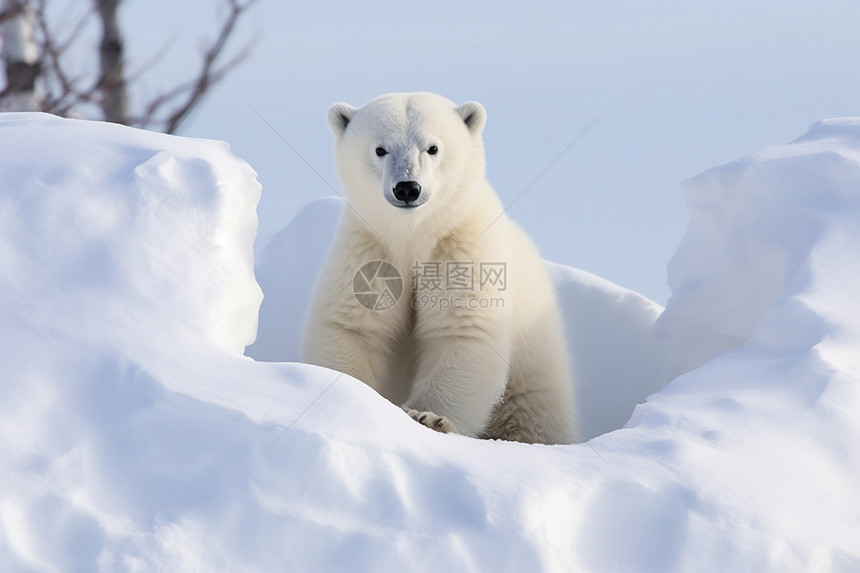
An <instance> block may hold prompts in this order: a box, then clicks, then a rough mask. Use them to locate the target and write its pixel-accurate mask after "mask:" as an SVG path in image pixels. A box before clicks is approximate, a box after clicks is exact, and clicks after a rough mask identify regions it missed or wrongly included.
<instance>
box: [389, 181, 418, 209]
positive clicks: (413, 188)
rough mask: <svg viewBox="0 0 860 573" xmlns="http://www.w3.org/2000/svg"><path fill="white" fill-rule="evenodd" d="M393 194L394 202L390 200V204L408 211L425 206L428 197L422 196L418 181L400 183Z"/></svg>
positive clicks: (393, 190)
mask: <svg viewBox="0 0 860 573" xmlns="http://www.w3.org/2000/svg"><path fill="white" fill-rule="evenodd" d="M391 192H392V194H393V195H394V197H393V199H394V200H393V201H392V200H389V203H391V204H392V205H394V206H395V207H400V208H404V209H408V208H411V207H418V206H419V205H423V204H424V203H425V202H426V201H427V195H426V194H423V195H422V194H421V184H420V183H418V182H417V181H399V182H398V183H397V185H395V186H394V188H393V189H392V190H391Z"/></svg>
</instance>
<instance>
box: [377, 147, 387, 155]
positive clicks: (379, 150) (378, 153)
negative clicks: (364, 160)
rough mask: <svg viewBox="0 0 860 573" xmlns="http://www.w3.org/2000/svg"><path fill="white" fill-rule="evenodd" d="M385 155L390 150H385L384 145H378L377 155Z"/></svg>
mask: <svg viewBox="0 0 860 573" xmlns="http://www.w3.org/2000/svg"><path fill="white" fill-rule="evenodd" d="M383 155H388V152H387V151H385V148H384V147H377V148H376V156H377V157H382V156H383Z"/></svg>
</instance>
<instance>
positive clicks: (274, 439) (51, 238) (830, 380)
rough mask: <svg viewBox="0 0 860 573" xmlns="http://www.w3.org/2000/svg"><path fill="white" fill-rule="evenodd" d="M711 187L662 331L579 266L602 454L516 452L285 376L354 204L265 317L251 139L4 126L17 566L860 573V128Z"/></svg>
mask: <svg viewBox="0 0 860 573" xmlns="http://www.w3.org/2000/svg"><path fill="white" fill-rule="evenodd" d="M685 189H686V194H687V198H688V205H689V210H690V221H689V225H688V229H687V233H686V235H685V237H684V239H683V241H682V242H681V245H680V246H679V248H678V250H677V252H676V255H675V256H674V258H673V260H672V262H671V264H670V273H669V280H670V285H671V287H672V291H673V294H672V297H671V299H670V300H669V303H668V305H667V308H666V311H665V312H664V313H663V314H662V316H660V318H659V320H658V319H657V316H658V314H659V313H660V311H661V309H660V307H659V306H658V305H656V304H654V303H652V302H650V301H648V300H647V299H645V298H644V297H641V296H640V295H637V294H636V293H633V292H630V291H628V290H626V289H623V288H622V287H619V286H617V285H613V284H611V283H609V282H607V281H605V280H603V279H601V278H599V277H595V276H593V275H590V274H588V273H586V272H584V271H580V270H576V269H570V268H567V267H562V266H559V265H552V264H550V270H551V273H552V275H553V277H554V279H555V281H556V285H557V289H558V292H559V297H560V301H561V305H562V309H563V313H564V319H565V326H566V328H567V333H568V337H569V338H570V340H569V344H570V346H571V349H572V354H573V358H574V361H575V363H576V371H577V373H578V377H579V388H578V392H579V399H580V402H581V404H582V405H583V406H584V407H583V408H582V409H583V411H584V428H585V430H584V434H586V436H585V437H588V438H591V439H589V441H588V442H586V443H582V444H575V445H570V446H551V447H548V446H531V445H524V444H515V443H503V442H488V441H480V440H473V439H469V438H465V437H462V436H456V435H442V434H437V433H434V432H432V431H430V430H427V429H426V428H423V427H421V426H420V425H418V424H415V423H414V422H413V421H412V420H410V419H409V418H408V417H407V416H406V415H405V414H403V412H402V411H401V410H400V409H399V408H398V407H397V406H395V405H393V404H390V403H388V402H386V401H385V400H384V399H382V398H381V397H379V396H377V395H376V394H375V393H374V392H373V391H372V390H370V389H369V388H367V387H366V386H365V385H363V384H362V383H360V382H358V381H356V380H353V379H351V378H349V377H347V376H345V375H339V374H338V373H335V372H332V371H329V370H326V369H322V368H317V367H312V366H309V365H303V364H298V363H294V362H285V361H284V360H296V359H297V358H298V340H299V338H298V337H299V335H300V322H301V317H302V316H303V312H304V309H305V308H306V301H307V298H308V297H309V296H310V294H311V292H312V288H313V287H312V285H313V281H314V278H315V276H316V274H317V273H318V270H319V266H320V263H321V260H322V258H323V257H324V255H325V252H326V250H327V249H328V246H329V244H330V240H331V235H332V233H333V229H334V227H335V225H336V221H337V218H338V216H339V213H340V210H341V208H342V206H341V203H340V201H339V199H324V200H322V201H318V202H315V203H312V204H310V205H308V206H307V207H306V208H305V209H304V210H303V211H302V212H301V213H299V215H298V216H297V217H296V219H295V220H294V221H293V223H292V224H291V225H290V226H289V227H287V228H286V229H285V230H284V231H283V232H282V233H280V234H279V235H278V236H276V237H275V238H274V239H273V240H272V242H271V243H270V245H269V247H268V248H267V249H266V250H265V251H264V253H263V255H262V257H261V260H260V261H259V263H258V265H257V268H256V272H257V278H258V280H259V283H260V286H261V287H262V291H263V292H265V299H263V300H262V306H261V288H260V286H258V285H257V282H256V281H255V277H254V267H253V265H254V261H253V251H252V244H253V240H254V234H255V227H256V214H255V207H256V204H257V201H258V199H259V197H260V193H261V189H260V186H259V184H258V183H257V181H256V178H255V174H254V172H253V170H252V169H251V168H250V167H249V166H248V165H247V164H246V163H244V162H243V161H241V160H240V159H238V158H236V157H235V156H234V155H233V154H231V153H230V151H229V149H228V148H227V146H226V145H224V144H222V143H217V142H211V141H204V140H195V139H188V138H178V137H171V136H165V135H159V134H152V133H147V132H142V131H137V130H132V129H129V128H125V127H121V126H114V125H109V124H102V123H95V122H80V121H73V120H61V119H56V118H52V117H48V116H44V115H40V114H7V115H2V116H0V364H2V369H1V370H0V452H2V455H0V465H2V467H0V563H2V564H3V569H4V570H8V571H89V570H102V571H151V570H182V571H193V570H201V571H261V570H298V571H309V570H313V571H329V570H331V571H336V570H350V571H425V570H437V569H443V570H445V569H449V570H457V571H488V570H493V571H524V570H544V571H575V570H583V571H611V570H618V571H672V570H679V571H815V570H817V571H845V572H848V571H856V570H858V569H860V549H858V548H860V543H858V539H860V499H858V492H857V487H856V484H857V482H858V478H860V453H858V448H857V443H858V440H860V421H858V416H857V415H856V412H857V411H858V407H860V387H858V378H860V359H858V357H857V356H858V355H857V352H856V348H857V346H858V337H860V312H858V310H860V309H858V303H857V299H856V292H857V291H858V286H860V281H858V277H860V271H858V268H860V265H858V257H860V195H858V189H860V120H857V119H841V120H829V121H825V122H821V123H819V124H817V125H816V126H814V127H813V128H812V130H811V131H810V132H809V133H808V134H807V135H805V136H804V137H802V138H800V139H798V140H797V141H795V142H792V143H790V144H785V145H779V146H775V147H772V148H768V149H765V150H763V151H761V152H758V153H756V154H754V155H752V156H750V157H747V158H744V159H741V160H739V161H736V162H733V163H730V164H728V165H724V166H721V167H718V168H716V169H713V170H710V171H708V172H706V173H704V174H703V175H701V176H699V177H697V178H695V179H693V180H692V181H690V182H688V183H687V184H686V187H685ZM258 308H259V309H260V315H259V332H258V333H257V330H258V328H257V327H258ZM655 321H656V326H655V327H654V332H655V334H656V335H657V336H656V338H655V337H654V336H651V334H650V331H651V328H652V326H654V324H655ZM255 333H257V341H256V342H255V343H254V344H253V345H251V346H250V347H249V348H248V351H247V352H248V354H249V355H250V356H254V357H256V358H257V359H258V360H256V361H255V360H252V359H251V358H250V357H248V356H244V355H243V354H242V353H243V350H244V348H245V346H246V345H249V344H251V342H252V341H253V340H254V336H255ZM279 340H281V344H280V345H279ZM262 360H267V361H268V362H264V361H262ZM667 370H668V371H669V372H671V376H672V377H674V379H673V380H672V381H671V382H669V383H668V384H666V385H665V386H664V383H665V382H666V380H668V378H666V379H664V376H665V373H666V372H667ZM648 394H651V395H650V396H647V395H648ZM646 396H647V399H646ZM634 404H638V405H636V406H635V410H634ZM631 410H632V416H631ZM622 426H623V428H622Z"/></svg>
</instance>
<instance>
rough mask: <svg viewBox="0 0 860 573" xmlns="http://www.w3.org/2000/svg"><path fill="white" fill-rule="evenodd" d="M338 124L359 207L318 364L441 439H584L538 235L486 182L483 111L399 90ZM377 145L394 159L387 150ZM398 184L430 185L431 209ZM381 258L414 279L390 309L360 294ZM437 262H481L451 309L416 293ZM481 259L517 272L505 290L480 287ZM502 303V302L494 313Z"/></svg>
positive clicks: (320, 299) (328, 303)
mask: <svg viewBox="0 0 860 573" xmlns="http://www.w3.org/2000/svg"><path fill="white" fill-rule="evenodd" d="M328 120H329V126H330V127H331V129H332V132H333V133H334V135H335V161H336V165H337V171H338V175H339V177H340V179H341V182H342V184H343V187H344V190H345V192H346V199H347V202H348V203H349V207H348V208H347V209H345V211H344V216H343V218H342V220H341V223H340V227H339V228H338V232H337V237H336V238H335V243H334V246H333V247H332V250H331V254H330V255H329V258H328V260H327V262H326V266H325V268H324V270H323V272H322V275H321V279H320V282H319V288H318V292H317V296H316V299H315V301H314V304H313V308H312V311H311V313H310V318H309V322H308V325H307V330H306V335H305V349H304V354H305V360H306V361H307V362H310V363H312V364H318V365H321V366H327V367H329V368H333V369H335V370H339V371H341V372H345V373H347V374H350V375H351V376H354V377H355V378H358V379H359V380H362V381H364V382H365V383H367V384H368V385H370V386H371V387H373V388H374V389H376V390H377V391H378V392H380V393H381V394H382V395H383V396H385V397H386V398H388V399H389V400H391V401H392V402H394V403H396V404H399V405H402V406H403V408H404V409H405V410H407V412H409V414H410V415H411V416H412V417H413V418H415V419H416V420H418V421H420V422H421V423H423V424H425V425H427V426H429V427H432V428H434V429H436V430H439V431H443V432H449V431H455V432H458V433H460V434H464V435H467V436H476V437H486V438H500V439H508V440H517V441H524V442H540V443H569V442H571V441H572V440H573V437H574V435H575V428H574V423H573V419H574V415H573V405H572V399H571V392H572V387H571V383H570V380H569V366H568V361H567V356H566V350H565V348H566V346H565V343H564V339H563V331H562V326H561V322H560V319H559V310H558V307H557V304H556V301H555V294H554V292H553V287H552V284H551V283H550V280H549V278H548V276H547V273H546V270H545V268H544V264H543V261H542V260H541V259H540V256H539V255H538V253H537V251H536V249H535V247H534V245H533V244H532V242H531V240H530V239H529V238H528V237H527V236H526V234H525V233H524V232H523V231H522V230H521V229H520V228H519V227H517V226H516V225H515V224H514V223H513V222H512V221H511V220H510V219H508V217H507V216H506V215H504V208H503V206H502V204H501V203H500V201H499V199H498V197H497V196H496V194H495V192H494V191H493V189H492V188H491V187H490V185H489V183H488V182H487V180H486V176H485V159H484V146H483V141H482V138H481V130H482V129H483V127H484V123H485V121H486V112H485V111H484V108H483V107H482V106H481V105H480V104H478V103H467V104H464V105H462V106H457V105H455V104H454V103H452V102H450V101H448V100H447V99H445V98H443V97H441V96H437V95H434V94H427V93H418V94H388V95H385V96H381V97H379V98H376V99H374V100H372V101H370V102H369V103H367V104H366V105H364V106H363V107H361V108H354V107H352V106H350V105H348V104H335V105H333V106H332V107H331V108H330V109H329V113H328ZM431 146H436V147H437V148H438V152H437V153H436V154H435V155H434V154H431V153H428V149H430V147H431ZM377 147H381V148H383V149H385V150H386V151H387V154H386V155H384V156H383V157H379V156H377V153H376V151H375V150H376V148H377ZM398 181H417V182H418V183H419V184H420V185H421V189H422V191H421V198H420V201H424V200H425V199H426V202H424V203H423V204H421V205H420V206H418V207H415V208H410V209H404V208H399V207H397V206H394V204H396V203H397V199H395V198H394V195H393V188H394V186H395V185H396V184H397V182H398ZM375 260H382V261H387V262H389V263H391V264H393V265H394V266H395V267H397V269H398V270H399V271H400V274H401V276H402V277H403V279H404V291H403V295H402V296H401V297H400V299H399V300H398V302H397V304H395V305H394V306H393V307H392V308H389V309H387V310H382V311H371V310H368V309H366V308H364V307H363V306H362V305H361V304H360V303H359V302H358V300H357V299H356V298H355V296H354V294H353V289H352V287H353V277H354V276H355V274H356V271H357V270H358V269H359V267H361V265H362V264H364V263H367V262H370V261H375ZM426 261H435V262H442V263H443V264H444V263H445V262H449V261H450V262H455V263H462V262H473V263H474V269H475V274H476V283H475V285H476V286H475V288H474V289H473V290H465V291H464V290H456V291H454V290H450V291H443V292H441V293H436V294H438V295H441V296H442V297H445V298H446V299H447V301H448V302H449V303H450V304H449V307H448V308H446V309H441V308H440V307H439V306H438V305H437V306H435V307H430V306H428V305H423V306H422V305H421V302H422V300H421V299H422V295H426V294H429V293H426V292H424V291H419V292H417V293H415V292H412V288H411V287H412V280H411V279H412V275H413V272H414V270H413V266H415V264H416V262H419V263H421V262H426ZM482 262H484V263H505V264H506V275H507V286H506V288H504V289H501V288H498V287H494V286H493V285H485V286H484V288H483V290H480V289H478V278H479V277H478V276H477V275H478V273H479V268H480V267H479V265H480V263H482ZM443 266H444V265H443ZM419 272H420V271H419ZM491 298H492V299H494V300H495V301H496V303H495V306H494V307H493V308H486V307H484V308H482V307H481V306H482V305H483V306H486V301H487V300H488V299H491ZM416 301H417V303H418V306H419V308H417V309H415V308H413V303H415V302H416ZM473 306H474V307H475V308H473ZM454 307H458V308H454Z"/></svg>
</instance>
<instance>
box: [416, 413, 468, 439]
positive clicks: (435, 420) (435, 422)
mask: <svg viewBox="0 0 860 573" xmlns="http://www.w3.org/2000/svg"><path fill="white" fill-rule="evenodd" d="M406 413H407V414H409V416H411V417H412V419H413V420H415V421H416V422H418V423H419V424H421V425H423V426H427V427H428V428H430V429H431V430H436V431H437V432H442V433H443V434H456V433H457V428H456V427H455V426H454V423H453V422H451V420H449V419H448V418H446V417H445V416H440V415H438V414H434V413H433V412H419V411H418V410H407V411H406Z"/></svg>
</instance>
